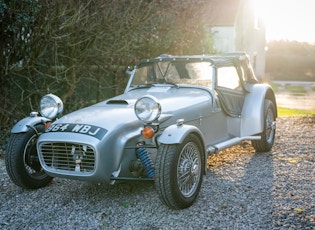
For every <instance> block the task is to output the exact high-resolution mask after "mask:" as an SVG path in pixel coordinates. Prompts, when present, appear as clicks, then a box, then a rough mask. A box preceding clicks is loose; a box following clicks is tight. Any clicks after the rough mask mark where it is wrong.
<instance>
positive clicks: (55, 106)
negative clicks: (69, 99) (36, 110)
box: [39, 94, 63, 119]
mask: <svg viewBox="0 0 315 230" xmlns="http://www.w3.org/2000/svg"><path fill="white" fill-rule="evenodd" d="M39 107H40V114H41V115H42V116H44V117H46V118H48V119H54V118H56V117H57V116H58V115H59V114H60V113H61V112H62V111H63V103H62V101H61V99H60V98H59V97H57V96H56V95H53V94H47V95H45V96H44V97H42V99H41V100H40V104H39Z"/></svg>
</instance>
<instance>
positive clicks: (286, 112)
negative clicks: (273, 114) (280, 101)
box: [278, 107, 315, 117]
mask: <svg viewBox="0 0 315 230" xmlns="http://www.w3.org/2000/svg"><path fill="white" fill-rule="evenodd" d="M278 116H279V117H292V116H315V108H314V109H312V110H300V109H288V108H282V107H278Z"/></svg>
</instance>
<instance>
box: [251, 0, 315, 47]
mask: <svg viewBox="0 0 315 230" xmlns="http://www.w3.org/2000/svg"><path fill="white" fill-rule="evenodd" d="M253 1H255V10H256V12H257V13H258V14H259V15H260V16H261V17H262V19H263V21H264V23H265V25H266V39H267V41H270V40H290V41H293V40H294V41H299V42H308V43H315V1H314V0H253Z"/></svg>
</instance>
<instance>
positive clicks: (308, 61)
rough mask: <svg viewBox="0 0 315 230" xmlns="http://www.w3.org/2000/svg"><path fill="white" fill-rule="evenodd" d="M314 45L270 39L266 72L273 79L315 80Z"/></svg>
mask: <svg viewBox="0 0 315 230" xmlns="http://www.w3.org/2000/svg"><path fill="white" fill-rule="evenodd" d="M314 62H315V45H312V44H309V43H301V42H296V41H286V40H281V41H271V42H269V44H268V52H267V56H266V72H267V73H269V74H270V76H271V78H272V79H273V80H296V81H298V80H301V81H315V66H314Z"/></svg>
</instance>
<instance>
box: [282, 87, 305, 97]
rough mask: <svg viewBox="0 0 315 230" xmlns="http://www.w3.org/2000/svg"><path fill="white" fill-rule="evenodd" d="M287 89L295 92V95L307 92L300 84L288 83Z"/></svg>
mask: <svg viewBox="0 0 315 230" xmlns="http://www.w3.org/2000/svg"><path fill="white" fill-rule="evenodd" d="M285 89H286V90H288V91H290V92H291V93H293V94H294V95H299V94H305V93H307V90H306V89H305V88H304V87H303V86H300V85H286V86H285Z"/></svg>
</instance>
